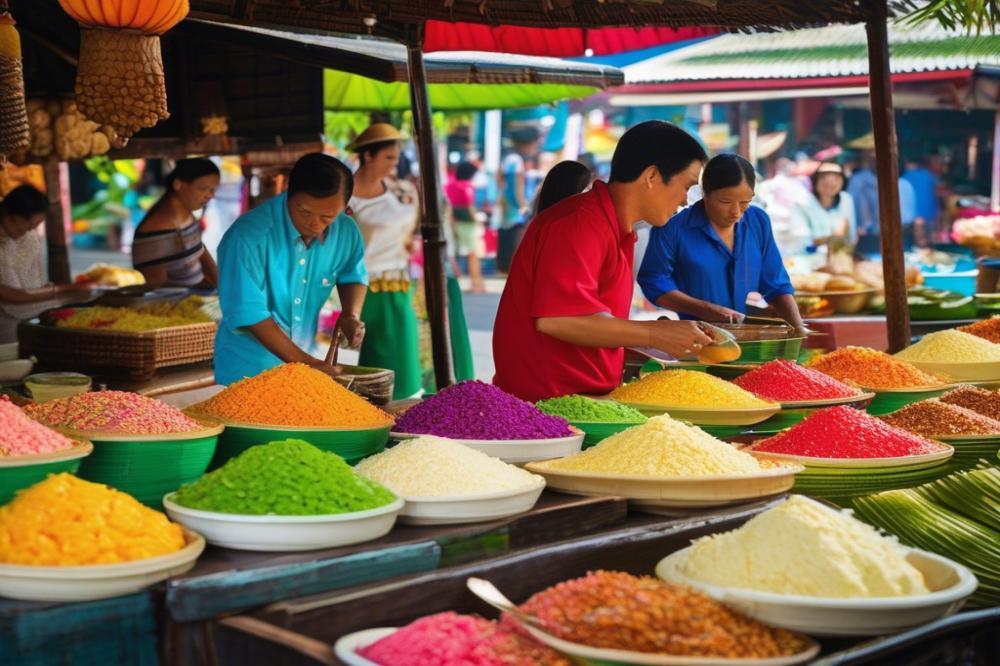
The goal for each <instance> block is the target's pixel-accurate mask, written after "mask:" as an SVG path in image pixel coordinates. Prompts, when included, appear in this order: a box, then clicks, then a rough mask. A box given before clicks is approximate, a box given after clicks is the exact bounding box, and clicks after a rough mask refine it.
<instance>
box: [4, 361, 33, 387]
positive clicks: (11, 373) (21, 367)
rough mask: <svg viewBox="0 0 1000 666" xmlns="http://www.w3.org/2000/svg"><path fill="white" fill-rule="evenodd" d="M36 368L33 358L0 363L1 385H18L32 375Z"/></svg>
mask: <svg viewBox="0 0 1000 666" xmlns="http://www.w3.org/2000/svg"><path fill="white" fill-rule="evenodd" d="M34 367H35V359H33V358H15V359H13V360H10V361H0V385H2V384H16V383H19V382H20V381H21V380H22V379H24V378H25V377H27V376H28V375H30V374H31V371H32V369H33V368H34Z"/></svg>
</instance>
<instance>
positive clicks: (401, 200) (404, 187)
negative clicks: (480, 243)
mask: <svg viewBox="0 0 1000 666" xmlns="http://www.w3.org/2000/svg"><path fill="white" fill-rule="evenodd" d="M401 138H402V137H401V135H400V133H399V131H398V130H397V129H396V128H395V127H393V126H392V125H389V124H387V123H376V124H374V125H372V126H371V127H369V128H368V129H366V130H365V131H364V132H362V133H361V134H360V135H358V138H357V139H355V140H354V143H353V144H351V149H352V150H354V152H356V153H357V154H358V159H359V160H360V162H361V166H360V167H359V168H358V171H357V173H355V174H354V194H353V196H352V197H351V200H350V204H349V208H350V213H351V215H352V216H353V217H354V219H355V221H356V222H357V223H358V227H359V228H360V229H361V235H362V236H363V237H364V241H365V266H366V267H367V268H368V280H369V286H368V295H367V296H366V297H365V304H364V308H363V309H362V311H361V320H362V321H363V322H365V326H366V328H367V329H368V334H367V335H366V336H365V340H364V342H363V343H362V345H361V357H360V360H359V363H360V364H361V365H363V366H371V367H376V368H388V369H390V370H393V371H394V372H395V373H396V383H395V388H394V389H393V396H392V397H393V399H394V400H401V399H405V398H409V397H412V396H414V395H418V394H419V393H420V390H421V385H422V377H421V371H420V358H419V346H418V336H417V315H416V311H415V309H414V307H413V285H412V283H411V282H410V278H409V273H408V267H409V263H410V255H412V254H413V252H414V250H415V249H416V246H415V243H414V238H413V235H414V232H415V231H416V227H417V221H418V218H419V215H420V210H419V207H418V202H417V193H416V190H415V188H414V187H413V186H412V185H411V184H410V183H408V182H406V181H402V180H397V179H396V178H395V177H394V176H395V173H396V165H397V164H399V141H400V139H401Z"/></svg>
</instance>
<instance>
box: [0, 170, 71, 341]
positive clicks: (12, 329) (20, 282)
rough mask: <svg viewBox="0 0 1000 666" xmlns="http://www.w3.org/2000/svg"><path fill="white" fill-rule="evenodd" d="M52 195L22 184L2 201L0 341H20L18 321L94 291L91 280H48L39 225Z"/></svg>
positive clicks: (0, 209)
mask: <svg viewBox="0 0 1000 666" xmlns="http://www.w3.org/2000/svg"><path fill="white" fill-rule="evenodd" d="M48 209H49V200H48V198H47V197H46V196H45V195H44V194H42V193H41V192H39V191H38V190H36V189H35V188H34V187H32V186H31V185H20V186H18V187H15V188H14V189H13V190H11V191H10V192H9V193H8V194H7V196H6V197H5V198H4V199H3V200H2V201H0V344H7V343H11V342H16V341H17V324H18V322H19V321H22V320H24V319H30V318H32V317H35V316H37V315H38V314H40V313H42V312H44V311H45V310H48V309H50V308H54V307H58V306H59V305H61V304H63V303H65V302H66V301H67V300H74V298H75V297H83V296H86V295H89V294H90V289H91V284H90V283H86V284H80V283H76V284H60V285H56V284H51V283H49V282H47V281H46V280H45V252H44V247H45V246H44V244H43V243H42V237H41V236H40V235H39V234H38V231H37V229H38V225H40V224H41V223H42V222H43V221H44V220H45V213H46V211H48Z"/></svg>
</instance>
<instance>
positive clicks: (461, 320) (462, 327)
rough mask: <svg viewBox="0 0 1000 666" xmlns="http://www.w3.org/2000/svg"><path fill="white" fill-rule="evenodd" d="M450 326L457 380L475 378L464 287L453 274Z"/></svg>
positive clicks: (449, 313)
mask: <svg viewBox="0 0 1000 666" xmlns="http://www.w3.org/2000/svg"><path fill="white" fill-rule="evenodd" d="M448 328H449V329H451V330H450V331H449V334H450V335H451V362H452V365H453V366H454V369H455V381H458V382H464V381H465V380H467V379H475V378H476V370H475V368H474V367H473V365H472V343H471V342H469V326H468V325H467V324H466V323H465V310H464V309H463V308H462V287H461V285H459V284H458V280H456V279H455V278H453V277H451V276H449V277H448Z"/></svg>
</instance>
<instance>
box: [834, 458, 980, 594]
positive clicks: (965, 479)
mask: <svg viewBox="0 0 1000 666" xmlns="http://www.w3.org/2000/svg"><path fill="white" fill-rule="evenodd" d="M853 504H854V510H855V513H856V515H857V516H858V518H860V519H861V520H864V521H866V522H869V523H871V524H872V525H875V526H877V527H880V528H882V529H885V530H887V531H889V532H891V533H892V534H895V535H897V536H898V537H899V540H900V541H901V542H903V543H904V544H906V545H909V546H913V547H915V548H921V549H923V550H929V551H931V552H934V553H938V554H939V555H944V556H945V557H948V558H951V559H953V560H955V561H956V562H960V563H962V564H964V565H965V566H967V567H969V569H971V570H972V572H973V573H974V574H976V578H978V579H979V587H977V588H976V591H975V593H973V595H972V596H971V597H969V600H968V602H967V603H968V605H969V606H971V607H990V606H996V605H998V604H1000V570H998V569H997V562H998V561H1000V469H997V468H995V467H989V466H984V467H983V468H982V469H977V470H972V471H968V472H958V473H955V474H951V475H949V476H946V477H944V478H943V479H939V480H937V481H934V482H932V483H928V484H926V485H923V486H918V487H917V488H906V489H902V490H890V491H887V492H882V493H878V494H877V495H870V496H868V497H857V498H855V499H854V502H853Z"/></svg>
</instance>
